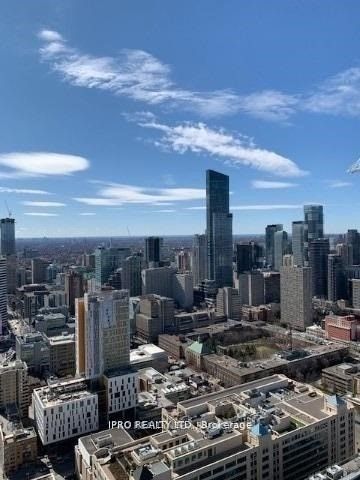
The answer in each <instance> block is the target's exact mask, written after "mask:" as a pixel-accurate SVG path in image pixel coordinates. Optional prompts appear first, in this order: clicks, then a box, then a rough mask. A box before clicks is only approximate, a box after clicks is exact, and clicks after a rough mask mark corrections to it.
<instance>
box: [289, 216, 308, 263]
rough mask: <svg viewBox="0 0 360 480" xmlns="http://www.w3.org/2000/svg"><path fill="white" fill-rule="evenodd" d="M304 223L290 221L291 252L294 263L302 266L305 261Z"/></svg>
mask: <svg viewBox="0 0 360 480" xmlns="http://www.w3.org/2000/svg"><path fill="white" fill-rule="evenodd" d="M305 240H306V224H305V222H302V221H296V222H292V252H293V256H294V265H295V266H299V267H302V266H303V265H304V262H305V252H304V248H305Z"/></svg>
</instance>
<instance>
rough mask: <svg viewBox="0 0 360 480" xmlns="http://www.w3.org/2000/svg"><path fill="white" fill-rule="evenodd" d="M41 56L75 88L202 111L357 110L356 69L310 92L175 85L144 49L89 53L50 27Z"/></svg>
mask: <svg viewBox="0 0 360 480" xmlns="http://www.w3.org/2000/svg"><path fill="white" fill-rule="evenodd" d="M38 37H39V38H40V40H41V41H42V42H43V44H42V47H41V48H40V55H41V58H42V60H43V61H46V62H48V63H49V65H50V67H51V69H52V70H53V71H55V72H57V73H58V74H59V75H60V76H61V78H62V79H63V80H64V81H66V82H68V83H70V84H72V85H74V86H77V87H83V88H96V89H100V90H106V91H108V92H110V93H113V94H115V95H120V96H124V97H127V98H131V99H133V100H135V101H138V102H143V103H146V104H148V105H166V106H172V107H176V108H182V109H184V110H192V111H196V112H197V113H199V114H200V115H204V116H219V115H228V114H235V113H245V114H248V115H251V116H253V117H256V118H261V119H264V120H276V121H286V120H287V119H288V118H289V117H291V116H292V115H294V114H295V113H296V112H298V111H307V112H313V113H323V114H330V115H349V116H359V115H360V68H359V67H353V68H349V69H347V70H345V71H343V72H340V73H338V74H337V75H335V76H333V77H332V78H330V79H325V81H323V82H322V83H320V84H319V85H318V87H317V88H316V89H314V90H313V91H309V92H299V93H292V92H282V91H279V90H276V89H272V88H270V89H266V90H261V91H255V92H247V93H244V92H243V93H237V92H234V91H233V90H231V89H228V88H225V89H219V90H213V91H207V92H206V91H198V90H196V89H189V88H182V87H179V86H178V85H177V84H176V83H175V82H174V81H173V80H172V78H171V77H172V75H171V73H172V72H171V68H170V66H169V65H167V64H166V63H163V62H162V61H161V60H159V59H157V58H156V57H154V56H153V55H151V54H150V53H148V52H146V51H144V50H130V49H123V50H121V51H120V53H119V55H118V56H116V57H113V56H94V55H90V54H88V53H82V52H81V51H79V50H78V49H77V48H74V47H71V46H69V44H68V42H67V41H66V39H65V38H64V37H63V36H62V35H61V34H60V33H58V32H56V31H53V30H42V31H40V32H39V34H38Z"/></svg>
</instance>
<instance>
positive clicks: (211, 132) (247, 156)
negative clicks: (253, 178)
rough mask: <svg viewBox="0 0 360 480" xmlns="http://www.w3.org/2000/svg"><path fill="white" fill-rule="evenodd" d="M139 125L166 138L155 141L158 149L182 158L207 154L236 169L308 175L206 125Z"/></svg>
mask: <svg viewBox="0 0 360 480" xmlns="http://www.w3.org/2000/svg"><path fill="white" fill-rule="evenodd" d="M139 125H141V126H143V127H146V128H154V129H157V130H159V131H160V132H162V138H161V139H160V140H159V141H155V142H154V143H155V145H157V146H160V147H163V148H165V149H169V150H172V151H175V152H177V153H180V154H183V153H185V152H187V151H190V152H193V153H205V154H207V155H213V156H216V157H219V158H220V159H223V160H224V161H225V163H227V164H229V165H232V166H248V167H252V168H255V169H257V170H260V171H263V172H269V173H272V174H273V175H278V176H281V177H299V176H303V175H305V174H306V172H304V171H303V170H301V169H300V168H299V167H298V166H297V165H296V163H295V162H294V161H292V160H290V159H289V158H286V157H284V156H282V155H279V154H277V153H275V152H272V151H270V150H265V149H263V148H259V147H257V146H256V145H255V144H254V143H253V142H252V141H251V139H249V138H248V137H245V136H241V135H237V136H235V135H233V134H231V133H227V132H225V131H224V130H221V129H220V130H215V129H212V128H210V127H208V126H207V125H206V124H204V123H183V124H180V125H177V126H174V127H172V126H168V125H164V124H160V123H157V122H156V121H154V120H152V121H150V122H141V123H139Z"/></svg>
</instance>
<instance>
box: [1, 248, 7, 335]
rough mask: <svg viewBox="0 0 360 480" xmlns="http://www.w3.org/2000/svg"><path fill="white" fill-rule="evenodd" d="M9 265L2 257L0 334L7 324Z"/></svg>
mask: <svg viewBox="0 0 360 480" xmlns="http://www.w3.org/2000/svg"><path fill="white" fill-rule="evenodd" d="M6 267H7V263H6V258H5V257H0V334H1V333H2V327H3V325H5V324H6V322H7V274H6V272H7V268H6Z"/></svg>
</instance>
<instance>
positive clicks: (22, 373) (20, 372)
mask: <svg viewBox="0 0 360 480" xmlns="http://www.w3.org/2000/svg"><path fill="white" fill-rule="evenodd" d="M11 405H15V406H16V408H17V411H18V413H19V415H20V416H21V417H27V415H28V406H29V383H28V369H27V365H26V363H25V362H22V361H21V360H14V361H10V362H8V361H6V360H2V361H1V363H0V409H1V410H6V408H7V407H8V406H11Z"/></svg>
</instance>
